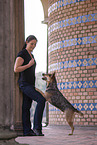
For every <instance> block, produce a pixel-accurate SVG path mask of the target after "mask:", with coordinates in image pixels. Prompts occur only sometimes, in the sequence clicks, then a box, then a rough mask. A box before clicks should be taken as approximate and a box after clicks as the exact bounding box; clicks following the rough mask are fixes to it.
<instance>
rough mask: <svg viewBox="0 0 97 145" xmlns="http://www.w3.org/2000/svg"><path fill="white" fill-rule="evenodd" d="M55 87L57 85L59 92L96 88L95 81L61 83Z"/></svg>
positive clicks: (96, 82) (96, 81)
mask: <svg viewBox="0 0 97 145" xmlns="http://www.w3.org/2000/svg"><path fill="white" fill-rule="evenodd" d="M57 85H58V88H59V90H65V89H82V88H97V80H91V81H74V82H61V83H58V84H57Z"/></svg>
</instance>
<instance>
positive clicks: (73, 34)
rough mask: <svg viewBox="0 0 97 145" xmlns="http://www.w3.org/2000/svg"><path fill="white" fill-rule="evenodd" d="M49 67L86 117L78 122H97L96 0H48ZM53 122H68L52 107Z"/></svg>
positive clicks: (60, 85) (78, 118) (90, 123)
mask: <svg viewBox="0 0 97 145" xmlns="http://www.w3.org/2000/svg"><path fill="white" fill-rule="evenodd" d="M48 16H49V22H48V44H49V47H48V63H49V64H48V67H49V72H53V71H55V72H56V78H57V83H58V88H59V90H60V91H61V92H62V93H63V95H64V96H65V97H66V98H67V99H68V100H69V101H70V102H71V103H72V104H73V105H74V106H75V107H76V108H77V109H78V110H81V111H82V112H83V113H84V117H83V118H81V117H78V116H77V115H76V118H75V124H80V125H97V0H63V1H62V0H60V1H58V0H49V8H48ZM49 109H50V112H49V120H50V124H66V121H65V115H64V113H62V112H61V111H60V110H58V109H57V108H55V107H54V106H52V105H50V106H49Z"/></svg>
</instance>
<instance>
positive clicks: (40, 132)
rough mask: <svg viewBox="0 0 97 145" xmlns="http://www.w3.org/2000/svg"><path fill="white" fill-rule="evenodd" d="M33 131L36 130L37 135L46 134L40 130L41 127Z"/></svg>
mask: <svg viewBox="0 0 97 145" xmlns="http://www.w3.org/2000/svg"><path fill="white" fill-rule="evenodd" d="M33 131H34V133H35V134H36V135H37V136H44V134H43V133H42V131H41V130H39V129H34V130H33Z"/></svg>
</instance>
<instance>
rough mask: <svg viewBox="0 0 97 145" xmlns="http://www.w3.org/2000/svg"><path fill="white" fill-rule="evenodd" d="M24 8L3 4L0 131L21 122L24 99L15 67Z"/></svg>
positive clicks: (17, 1)
mask: <svg viewBox="0 0 97 145" xmlns="http://www.w3.org/2000/svg"><path fill="white" fill-rule="evenodd" d="M23 7H24V6H23V0H3V1H0V20H1V25H0V102H1V103H0V129H3V130H4V129H8V130H10V129H12V128H14V125H15V124H17V123H18V122H19V123H21V100H22V98H21V97H20V92H19V89H18V87H17V85H16V81H17V76H16V75H14V72H13V66H14V59H15V56H16V54H17V52H18V51H19V50H20V49H21V47H22V45H23V42H24V10H23ZM0 132H2V131H0Z"/></svg>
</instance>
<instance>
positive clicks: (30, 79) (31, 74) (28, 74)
mask: <svg viewBox="0 0 97 145" xmlns="http://www.w3.org/2000/svg"><path fill="white" fill-rule="evenodd" d="M17 57H22V58H23V59H24V63H23V65H26V64H28V63H29V61H30V60H31V56H30V54H29V53H28V51H27V50H26V49H23V50H22V51H20V52H19V53H18V55H17ZM32 57H33V58H34V56H33V55H32ZM23 65H22V66H23ZM35 67H36V61H35V63H34V65H32V66H31V67H30V68H28V69H26V70H24V71H22V72H20V73H19V79H18V82H19V84H20V83H23V82H26V83H29V84H31V85H33V86H35Z"/></svg>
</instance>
